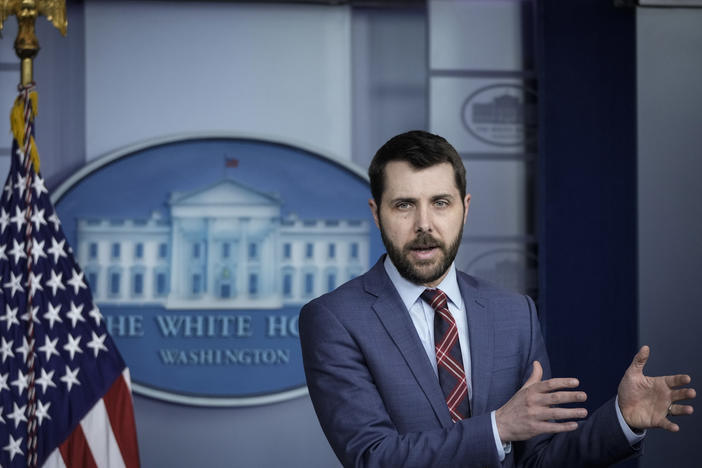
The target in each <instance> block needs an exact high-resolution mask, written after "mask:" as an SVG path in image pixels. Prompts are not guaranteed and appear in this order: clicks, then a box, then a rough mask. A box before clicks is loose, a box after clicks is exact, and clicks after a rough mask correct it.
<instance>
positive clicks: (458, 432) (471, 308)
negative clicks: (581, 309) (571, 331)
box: [299, 131, 695, 467]
mask: <svg viewBox="0 0 702 468" xmlns="http://www.w3.org/2000/svg"><path fill="white" fill-rule="evenodd" d="M368 173H369V176H370V185H371V192H372V196H373V198H372V199H371V200H369V205H370V209H371V211H372V213H373V218H374V219H375V223H376V225H377V226H378V228H379V229H380V233H381V236H382V239H383V243H384V245H385V248H386V251H387V255H384V256H383V257H381V258H380V260H379V261H378V262H377V263H376V265H375V266H374V267H373V268H372V269H371V270H370V271H368V272H367V273H366V274H364V275H362V276H360V277H358V278H355V279H353V280H351V281H349V282H348V283H346V284H344V285H342V286H340V287H339V288H337V289H336V290H334V291H332V292H330V293H328V294H325V295H323V296H321V297H319V298H317V299H315V300H313V301H311V302H310V303H308V304H307V305H305V306H304V307H303V308H302V311H301V312H300V322H299V326H300V340H301V344H302V352H303V359H304V366H305V374H306V377H307V384H308V387H309V392H310V397H311V398H312V402H313V404H314V408H315V411H316V413H317V417H318V418H319V422H320V424H321V426H322V429H323V430H324V433H325V435H326V437H327V439H328V440H329V443H330V444H331V447H332V449H333V450H334V452H335V453H336V455H337V457H338V458H339V460H340V461H341V463H342V464H343V465H344V466H349V467H351V466H354V467H361V466H369V467H429V466H437V467H438V466H447V467H448V466H450V467H486V466H490V467H511V466H568V467H571V466H606V465H610V464H612V463H615V462H617V461H619V460H622V459H624V458H627V457H630V456H636V455H638V454H639V453H640V446H641V440H642V439H643V437H644V435H645V429H648V428H652V427H661V428H663V429H666V430H670V431H677V430H678V426H677V425H676V424H674V423H672V422H671V421H670V420H669V419H668V418H667V417H668V416H670V415H671V414H673V415H683V414H690V413H692V410H693V409H692V407H691V406H690V405H685V404H679V403H675V402H677V401H680V400H685V399H689V398H693V397H694V396H695V391H694V390H693V389H692V388H679V387H682V386H684V385H687V384H688V383H689V382H690V377H689V376H687V375H675V376H665V377H647V376H644V374H643V366H644V364H645V363H646V360H647V359H648V354H649V349H648V347H646V346H644V347H642V348H641V350H640V351H639V352H638V353H637V355H636V356H635V357H634V360H633V362H632V364H631V365H630V366H629V368H628V369H627V370H626V372H625V374H624V376H623V378H622V380H621V383H620V384H619V388H618V391H617V395H616V396H615V397H613V398H612V399H611V400H610V401H608V402H607V403H606V404H604V405H603V406H602V407H601V408H599V409H598V410H597V411H595V412H594V413H593V414H592V415H590V416H589V417H587V411H586V410H585V409H584V408H580V407H577V403H581V402H583V401H585V399H586V397H587V396H586V394H585V393H584V392H583V391H579V390H577V389H576V388H577V387H578V386H579V382H578V380H577V379H575V378H551V372H550V368H549V360H548V355H547V352H546V347H545V344H544V340H543V338H542V336H541V331H540V327H539V322H538V318H537V314H536V309H535V307H534V303H533V302H532V300H531V299H530V298H529V297H527V296H523V295H520V294H516V293H512V292H508V291H504V290H501V289H499V288H496V287H494V286H492V285H490V284H488V283H486V282H485V281H483V280H481V279H479V278H475V277H472V276H470V275H467V274H465V273H463V272H460V271H457V270H456V268H455V266H454V259H455V257H456V253H457V251H458V246H459V245H460V241H461V236H462V232H463V226H464V224H465V222H466V219H467V216H468V207H469V205H470V194H468V193H466V178H465V168H464V166H463V163H462V161H461V159H460V157H459V155H458V153H457V152H456V150H455V149H454V148H453V147H452V146H451V145H450V144H449V143H448V142H447V141H446V140H444V139H443V138H442V137H440V136H438V135H433V134H430V133H427V132H423V131H413V132H408V133H404V134H401V135H398V136H396V137H394V138H392V139H390V140H389V141H388V142H387V143H385V145H383V146H382V147H381V148H380V149H379V150H378V152H377V153H376V155H375V157H374V158H373V161H372V162H371V165H370V168H369V170H368ZM563 404H575V405H569V406H568V407H563V406H561V405H563ZM574 406H575V407H574Z"/></svg>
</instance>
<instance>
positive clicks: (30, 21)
mask: <svg viewBox="0 0 702 468" xmlns="http://www.w3.org/2000/svg"><path fill="white" fill-rule="evenodd" d="M12 15H15V16H17V23H18V25H19V30H18V31H17V39H15V53H16V54H17V56H18V57H19V58H20V60H21V61H22V84H24V85H26V84H29V83H30V82H31V81H32V59H33V58H34V57H35V56H36V55H37V52H39V41H38V40H37V36H36V33H35V30H34V23H35V21H36V19H37V16H39V15H41V16H45V17H46V18H47V19H48V20H49V21H51V23H52V24H53V25H54V26H55V27H56V29H58V30H59V31H60V32H61V34H62V35H64V36H65V35H66V27H67V26H68V21H67V20H66V0H0V33H1V32H2V27H3V24H4V23H5V20H6V19H7V18H8V17H9V16H12Z"/></svg>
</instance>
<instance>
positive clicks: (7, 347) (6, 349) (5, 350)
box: [0, 336, 15, 364]
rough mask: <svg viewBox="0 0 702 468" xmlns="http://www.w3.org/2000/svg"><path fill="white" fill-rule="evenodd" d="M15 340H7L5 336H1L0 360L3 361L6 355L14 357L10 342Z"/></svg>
mask: <svg viewBox="0 0 702 468" xmlns="http://www.w3.org/2000/svg"><path fill="white" fill-rule="evenodd" d="M14 342H15V340H10V341H7V340H5V337H4V336H3V337H2V345H0V354H2V362H3V364H4V363H5V359H7V358H8V357H15V353H13V352H12V343H14Z"/></svg>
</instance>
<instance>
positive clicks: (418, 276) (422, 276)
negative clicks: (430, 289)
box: [380, 224, 463, 284]
mask: <svg viewBox="0 0 702 468" xmlns="http://www.w3.org/2000/svg"><path fill="white" fill-rule="evenodd" d="M380 237H381V238H382V239H383V244H385V250H386V251H387V253H388V256H389V257H390V260H392V263H393V265H395V268H397V271H399V272H400V275H402V277H404V278H405V279H406V280H408V281H411V282H413V283H415V284H428V283H432V282H434V281H436V280H438V279H439V278H441V277H442V276H443V274H444V273H446V271H447V270H448V269H449V267H450V266H451V264H452V263H453V261H454V260H455V258H456V254H457V253H458V247H459V246H460V245H461V238H462V237H463V225H461V229H460V231H459V232H458V236H456V238H455V239H453V241H452V242H451V244H450V245H449V246H448V248H447V247H446V244H444V243H443V242H441V241H439V240H437V239H435V238H434V236H432V235H431V234H429V233H428V232H424V231H422V232H419V233H418V234H417V236H416V237H415V238H414V240H412V241H411V242H409V243H408V244H406V245H404V246H403V247H399V246H397V245H395V244H394V243H393V242H392V241H391V240H390V239H388V238H387V236H385V232H384V231H383V226H382V224H381V225H380ZM431 247H437V248H438V249H439V250H441V253H442V254H443V255H442V256H441V257H440V258H439V259H438V260H436V259H432V260H419V261H417V262H416V263H412V261H411V260H410V253H411V251H412V249H416V248H431ZM433 262H436V264H435V265H434V266H431V265H432V263H433ZM422 267H429V268H428V269H427V268H422Z"/></svg>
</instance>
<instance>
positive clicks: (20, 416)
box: [7, 402, 27, 429]
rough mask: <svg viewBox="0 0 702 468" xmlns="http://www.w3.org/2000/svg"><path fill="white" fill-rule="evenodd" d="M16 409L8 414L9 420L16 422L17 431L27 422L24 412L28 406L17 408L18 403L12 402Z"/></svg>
mask: <svg viewBox="0 0 702 468" xmlns="http://www.w3.org/2000/svg"><path fill="white" fill-rule="evenodd" d="M12 406H14V409H13V410H12V412H11V413H7V418H8V419H12V420H13V421H14V422H15V429H17V426H19V425H20V423H21V422H22V421H24V422H27V416H25V415H24V410H25V409H27V405H24V406H22V407H19V406H17V402H12Z"/></svg>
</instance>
